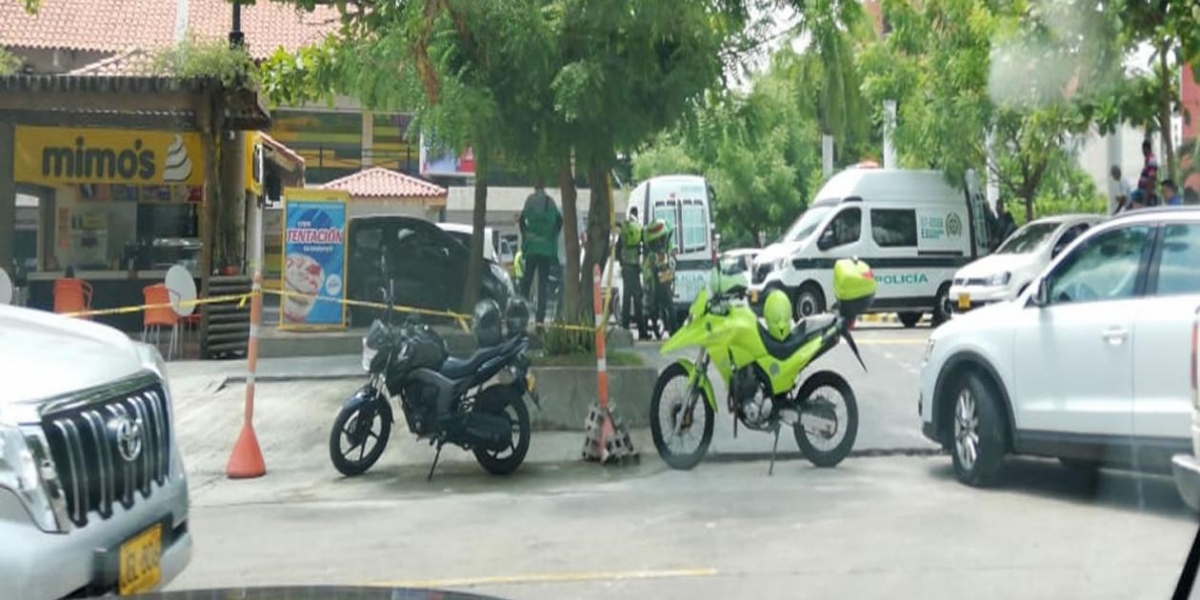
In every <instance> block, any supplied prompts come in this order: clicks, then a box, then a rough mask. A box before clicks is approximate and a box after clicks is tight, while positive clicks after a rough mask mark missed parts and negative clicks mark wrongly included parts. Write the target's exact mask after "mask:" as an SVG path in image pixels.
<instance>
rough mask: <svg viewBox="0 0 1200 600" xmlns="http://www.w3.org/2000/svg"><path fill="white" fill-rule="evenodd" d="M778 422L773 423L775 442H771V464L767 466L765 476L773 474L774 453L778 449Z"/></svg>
mask: <svg viewBox="0 0 1200 600" xmlns="http://www.w3.org/2000/svg"><path fill="white" fill-rule="evenodd" d="M779 429H780V427H779V423H778V422H776V423H775V443H774V444H771V465H770V466H769V467H767V477H772V476H774V475H775V453H776V452H777V451H778V450H779Z"/></svg>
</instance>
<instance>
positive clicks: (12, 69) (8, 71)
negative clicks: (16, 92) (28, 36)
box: [0, 48, 21, 76]
mask: <svg viewBox="0 0 1200 600" xmlns="http://www.w3.org/2000/svg"><path fill="white" fill-rule="evenodd" d="M20 68H21V59H20V58H18V57H17V55H15V54H13V53H12V52H9V51H8V50H5V49H4V48H0V76H4V75H12V74H13V73H16V72H17V70H18V69H20Z"/></svg>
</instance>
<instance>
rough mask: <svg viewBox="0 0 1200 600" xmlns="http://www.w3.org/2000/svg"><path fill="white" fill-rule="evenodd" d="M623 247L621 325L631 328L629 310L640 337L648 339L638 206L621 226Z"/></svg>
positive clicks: (620, 245) (620, 243) (620, 244)
mask: <svg viewBox="0 0 1200 600" xmlns="http://www.w3.org/2000/svg"><path fill="white" fill-rule="evenodd" d="M617 243H618V244H619V246H618V247H619V248H620V249H621V250H620V252H621V255H620V257H619V258H620V260H621V327H623V328H625V329H629V311H630V308H631V306H632V310H633V318H634V320H635V321H637V330H638V338H639V339H643V340H644V339H646V337H647V336H646V319H645V315H644V314H643V312H642V223H641V221H639V220H638V210H637V207H636V206H635V207H633V208H631V209H629V218H627V219H625V224H624V225H622V226H621V236H620V239H619V240H618V242H617Z"/></svg>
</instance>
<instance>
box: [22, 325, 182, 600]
mask: <svg viewBox="0 0 1200 600" xmlns="http://www.w3.org/2000/svg"><path fill="white" fill-rule="evenodd" d="M191 549H192V538H191V535H190V534H189V533H188V496H187V478H186V476H185V474H184V470H183V461H182V459H181V457H180V456H179V447H178V445H177V444H176V442H175V431H174V426H173V420H172V408H171V391H170V387H169V386H168V384H167V379H166V369H165V365H164V364H163V362H162V357H161V356H160V355H159V354H158V351H157V350H155V349H154V348H152V347H150V346H146V345H144V344H137V343H134V342H132V341H130V340H129V338H127V337H126V336H125V335H123V334H121V333H120V332H118V331H116V330H115V329H112V328H109V327H105V326H103V325H97V324H95V323H91V322H88V321H83V320H76V319H69V318H65V317H59V316H56V315H53V314H49V313H45V312H40V311H33V310H27V309H22V308H14V307H8V306H2V305H0V598H4V599H5V600H43V599H49V598H62V597H64V596H70V595H74V596H81V595H102V594H107V593H114V592H115V593H119V594H123V595H124V594H132V593H137V592H142V591H149V590H154V589H157V588H159V587H161V586H162V585H165V584H166V583H167V582H168V581H170V580H171V579H172V578H173V577H175V576H176V575H178V574H179V573H180V572H181V571H182V570H183V568H184V567H185V566H186V565H187V563H188V561H189V560H190V558H191Z"/></svg>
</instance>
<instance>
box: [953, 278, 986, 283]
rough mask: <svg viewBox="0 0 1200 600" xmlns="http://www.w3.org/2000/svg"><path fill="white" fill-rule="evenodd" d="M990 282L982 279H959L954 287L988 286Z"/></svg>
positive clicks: (955, 281)
mask: <svg viewBox="0 0 1200 600" xmlns="http://www.w3.org/2000/svg"><path fill="white" fill-rule="evenodd" d="M987 284H988V280H987V279H984V278H982V277H972V278H967V277H958V278H956V279H955V280H954V285H987Z"/></svg>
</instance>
